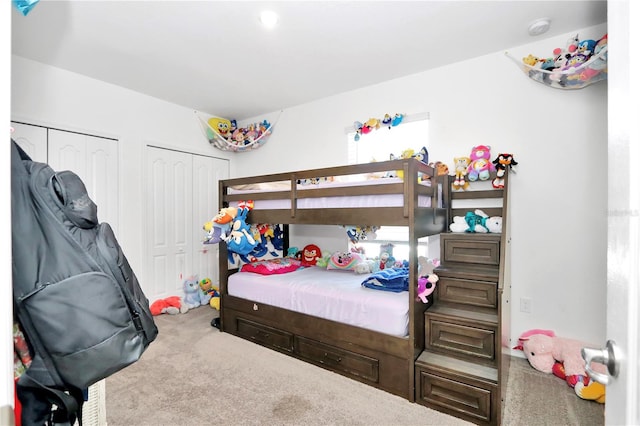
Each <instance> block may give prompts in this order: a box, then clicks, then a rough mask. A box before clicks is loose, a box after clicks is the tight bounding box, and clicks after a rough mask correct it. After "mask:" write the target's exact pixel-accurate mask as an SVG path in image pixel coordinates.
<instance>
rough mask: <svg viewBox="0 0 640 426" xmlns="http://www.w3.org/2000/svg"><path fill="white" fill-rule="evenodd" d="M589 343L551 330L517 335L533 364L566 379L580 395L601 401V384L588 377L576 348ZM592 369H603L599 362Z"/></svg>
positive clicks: (536, 330) (603, 395) (519, 347)
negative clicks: (557, 334) (561, 335)
mask: <svg viewBox="0 0 640 426" xmlns="http://www.w3.org/2000/svg"><path fill="white" fill-rule="evenodd" d="M585 346H590V345H588V344H587V343H584V342H581V341H579V340H574V339H567V338H564V337H558V336H556V335H555V333H554V332H553V331H551V330H538V329H534V330H529V331H526V332H524V333H522V335H521V336H520V338H519V339H518V346H516V347H515V348H514V349H521V350H522V351H523V352H524V355H525V356H526V358H527V360H528V361H529V363H530V364H531V366H532V367H533V368H535V369H536V370H538V371H542V372H543V373H553V374H554V375H556V376H558V377H560V378H562V379H564V380H566V382H567V384H568V385H569V386H571V387H572V388H573V387H575V392H576V394H577V395H578V396H579V397H580V398H582V399H589V400H594V401H597V402H600V403H604V400H605V392H604V386H603V385H601V384H600V383H597V382H593V381H590V379H589V376H588V375H587V373H586V371H585V369H584V367H585V363H584V361H583V359H582V356H581V355H580V350H581V349H582V348H583V347H585ZM591 367H592V369H593V370H594V371H597V372H599V373H605V372H606V368H605V366H604V365H602V364H593V363H592V365H591Z"/></svg>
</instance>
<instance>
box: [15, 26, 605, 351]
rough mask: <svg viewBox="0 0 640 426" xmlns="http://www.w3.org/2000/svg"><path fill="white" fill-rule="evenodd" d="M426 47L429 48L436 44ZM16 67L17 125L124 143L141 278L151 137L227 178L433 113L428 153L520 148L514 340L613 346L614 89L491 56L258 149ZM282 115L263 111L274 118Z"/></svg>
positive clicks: (292, 112) (340, 158)
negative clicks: (387, 117)
mask: <svg viewBox="0 0 640 426" xmlns="http://www.w3.org/2000/svg"><path fill="white" fill-rule="evenodd" d="M605 31H606V26H604V25H602V26H598V27H593V28H589V29H584V30H580V31H579V32H580V35H581V38H587V37H591V38H599V37H600V36H602V35H603V34H604V32H605ZM566 38H567V37H566V36H563V37H559V38H551V39H548V40H540V41H537V42H536V43H534V44H530V45H527V46H520V47H514V48H513V49H512V51H513V53H514V55H515V56H516V57H517V58H520V57H522V56H526V55H527V54H529V53H534V54H538V55H546V54H547V53H549V52H551V50H552V49H553V48H554V47H557V46H564V44H565V39H566ZM462 48H463V47H462ZM417 54H429V51H428V45H427V43H425V51H424V52H417ZM381 60H382V59H381ZM12 61H13V62H12V92H13V93H12V94H13V99H12V111H11V114H12V119H14V120H24V121H29V122H36V123H42V124H55V125H56V126H57V127H62V128H65V129H70V130H84V131H88V132H90V133H94V134H98V135H101V136H110V137H116V138H118V139H120V141H121V144H120V146H121V147H123V150H122V151H121V153H120V164H121V166H120V168H121V170H120V182H122V184H121V187H120V191H121V194H122V196H121V197H122V198H121V200H120V202H121V203H120V205H121V213H120V218H119V221H120V224H121V228H122V229H121V232H120V235H119V236H118V238H119V240H120V242H121V244H122V245H123V247H124V249H125V253H126V254H127V257H129V258H130V261H131V263H132V265H133V267H134V270H136V273H137V274H138V275H140V274H141V273H142V272H138V271H142V267H143V266H144V262H143V259H142V256H143V248H144V241H143V238H144V234H143V227H142V223H144V220H145V214H144V211H143V210H142V209H140V208H139V206H140V205H143V204H144V203H143V202H142V201H141V200H144V197H143V195H144V188H143V185H142V181H143V179H142V177H143V176H145V173H144V170H143V166H142V165H143V164H144V161H142V160H143V153H144V145H145V143H146V142H153V143H156V144H160V145H163V146H170V147H177V148H180V149H184V150H188V151H192V152H200V153H205V154H209V155H211V154H213V155H216V156H218V157H222V158H231V159H233V161H232V162H231V176H234V177H236V176H248V175H254V174H262V173H272V172H280V171H287V170H292V169H296V170H298V169H305V168H315V167H324V166H333V165H343V164H346V153H347V151H346V136H345V134H344V128H345V127H346V126H349V125H350V124H352V123H353V122H354V121H355V120H359V121H363V120H365V119H366V118H368V117H370V116H371V117H381V116H382V115H383V114H384V113H391V114H393V113H395V112H404V113H407V114H412V113H418V112H429V113H430V115H431V124H430V134H429V140H430V148H429V150H430V158H431V159H433V160H437V159H440V160H443V161H445V162H447V163H449V164H451V161H452V158H453V157H454V156H459V155H463V154H464V155H466V154H468V153H469V151H470V149H471V147H472V146H474V145H477V144H480V143H482V144H489V145H491V147H492V151H493V152H494V154H497V153H498V152H512V153H514V155H515V158H516V160H517V161H518V162H519V163H520V164H519V165H518V166H517V174H515V175H512V179H511V181H510V183H511V194H510V197H511V198H510V203H511V216H510V220H511V229H512V264H511V271H512V273H511V284H512V296H513V297H512V301H513V303H512V306H513V309H512V310H513V314H512V324H511V330H512V338H514V339H515V338H517V336H518V335H519V334H520V333H521V332H522V331H525V330H527V329H530V328H551V329H554V330H555V331H556V333H557V334H558V335H561V336H566V337H573V338H576V339H581V340H585V341H588V342H594V343H601V342H602V341H604V340H605V339H604V337H605V318H606V316H605V314H606V312H605V303H604V301H605V300H606V243H607V240H606V206H607V203H606V188H607V182H606V164H607V162H606V158H607V101H606V95H607V85H606V83H598V84H596V85H593V86H591V87H588V88H585V89H582V90H576V91H563V90H558V89H552V88H549V87H546V86H543V85H541V84H539V83H536V82H533V81H531V80H529V79H528V78H527V77H526V76H525V75H524V74H523V73H522V72H521V71H520V70H519V69H518V67H516V66H515V65H514V64H513V63H512V62H511V61H510V60H509V59H507V58H506V57H505V56H504V53H503V52H496V53H494V54H491V55H487V56H483V57H480V58H475V59H470V60H468V61H465V62H461V63H458V64H454V65H451V66H446V67H442V68H439V69H435V70H432V71H428V72H424V73H420V74H416V75H413V76H409V77H405V78H401V79H397V80H393V81H389V82H385V83H383V84H379V85H376V86H370V87H366V88H363V89H360V90H357V91H353V92H349V93H344V94H341V95H337V96H333V97H330V98H326V99H323V100H320V101H317V102H313V103H309V104H306V105H301V106H298V107H295V108H290V109H287V110H285V111H284V112H283V113H282V116H281V117H280V119H279V121H278V123H277V126H276V127H274V132H273V135H272V136H271V138H270V140H269V141H268V142H267V143H266V144H265V145H264V146H263V147H261V148H260V149H258V150H255V151H249V152H244V153H238V154H233V153H227V152H222V151H218V150H215V149H214V148H211V147H210V146H209V145H208V143H207V142H206V140H205V139H204V138H203V137H202V135H201V133H200V130H199V128H198V127H197V123H196V122H195V119H194V117H193V115H194V114H193V111H192V110H190V109H187V108H183V107H179V106H176V105H172V104H169V103H166V102H162V101H159V100H156V99H153V98H150V97H147V96H144V95H140V94H137V93H134V92H131V91H129V90H126V89H122V88H119V87H115V86H112V85H109V84H105V83H101V82H99V81H96V80H92V79H88V78H85V77H83V76H79V75H76V74H73V73H69V72H66V71H63V70H60V69H56V68H52V67H48V66H44V65H42V64H38V63H36V62H33V61H29V60H25V59H23V58H19V57H15V56H14V57H13V58H12ZM309 84H313V81H310V82H309ZM274 114H277V113H272V114H267V116H268V118H269V119H270V121H273V119H274V117H275V115H274ZM263 118H265V117H263V116H261V117H255V119H259V120H262V119H263ZM402 148H404V147H401V146H399V147H390V152H399V151H401V150H402ZM292 157H293V158H294V160H293V161H292ZM292 164H295V166H292ZM143 278H144V276H143V277H142V278H141V281H143ZM521 297H528V298H531V299H532V308H533V309H532V312H531V313H530V314H525V313H521V312H519V310H518V308H519V299H520V298H521ZM512 343H513V342H512Z"/></svg>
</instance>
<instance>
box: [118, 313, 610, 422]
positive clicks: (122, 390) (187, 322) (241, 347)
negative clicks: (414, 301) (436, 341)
mask: <svg viewBox="0 0 640 426" xmlns="http://www.w3.org/2000/svg"><path fill="white" fill-rule="evenodd" d="M216 314H217V312H216V311H214V310H212V309H211V308H210V307H208V306H203V307H200V308H197V309H194V310H191V311H189V312H188V313H186V314H180V315H161V316H159V317H156V323H157V325H158V327H159V329H160V334H159V336H158V338H157V340H156V341H155V342H153V343H152V344H151V346H150V347H149V348H148V349H147V351H146V352H145V353H144V355H143V356H142V358H141V359H140V360H139V361H138V362H136V363H135V364H133V365H131V366H129V367H127V368H125V369H124V370H122V371H120V372H118V373H116V374H114V375H113V376H111V377H109V378H108V379H107V380H106V413H107V422H108V425H109V426H146V425H154V426H160V425H176V426H177V425H181V426H190V425H193V426H196V425H197V426H201V425H264V424H268V425H305V426H313V425H394V426H395V425H443V426H446V425H462V424H468V423H466V422H464V421H462V420H460V419H457V418H455V417H451V416H447V415H445V414H442V413H440V412H437V411H434V410H431V409H428V408H426V407H423V406H421V405H419V404H414V403H411V402H409V401H407V400H405V399H403V398H400V397H397V396H394V395H391V394H389V393H387V392H383V391H380V390H378V389H375V388H373V387H371V386H367V385H364V384H361V383H359V382H356V381H354V380H350V379H348V378H346V377H343V376H340V375H338V374H335V373H332V372H330V371H327V370H324V369H322V368H318V367H315V366H313V365H310V364H307V363H305V362H302V361H299V360H297V359H294V358H291V357H288V356H286V355H283V354H280V353H277V352H275V351H272V350H270V349H267V348H263V347H261V346H259V345H255V344H253V343H250V342H248V341H245V340H243V339H240V338H237V337H235V336H232V335H230V334H227V333H221V332H220V331H218V330H217V329H215V328H213V327H211V325H210V321H211V319H212V318H213V317H214V316H216ZM511 365H512V368H511V370H510V371H511V375H510V380H509V384H508V386H509V387H508V389H509V392H508V398H507V401H506V404H507V405H506V411H505V418H504V422H503V423H504V424H505V425H580V426H583V425H594V426H595V425H603V424H604V406H603V405H601V404H597V403H594V402H589V401H583V400H580V399H579V398H578V397H577V396H576V395H575V394H574V393H573V391H572V389H570V388H569V387H568V386H567V385H566V384H565V383H564V382H563V381H562V380H560V379H557V378H555V377H553V376H550V375H545V374H542V373H540V372H537V371H535V370H534V369H532V368H531V367H530V366H529V364H528V363H527V361H526V360H524V359H519V358H514V360H513V362H512V364H511Z"/></svg>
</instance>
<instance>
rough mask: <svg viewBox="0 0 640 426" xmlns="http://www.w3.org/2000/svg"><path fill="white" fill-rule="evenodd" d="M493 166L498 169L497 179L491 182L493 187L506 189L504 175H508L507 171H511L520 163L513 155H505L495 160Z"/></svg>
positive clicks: (500, 155) (499, 155)
mask: <svg viewBox="0 0 640 426" xmlns="http://www.w3.org/2000/svg"><path fill="white" fill-rule="evenodd" d="M493 165H494V166H495V167H496V177H495V179H493V181H492V182H491V185H492V186H493V187H494V188H496V189H502V188H504V175H505V174H506V173H507V169H509V170H510V171H511V169H512V168H513V166H517V165H518V162H517V161H516V160H515V159H514V158H513V154H508V153H503V154H498V156H497V157H496V158H495V160H493Z"/></svg>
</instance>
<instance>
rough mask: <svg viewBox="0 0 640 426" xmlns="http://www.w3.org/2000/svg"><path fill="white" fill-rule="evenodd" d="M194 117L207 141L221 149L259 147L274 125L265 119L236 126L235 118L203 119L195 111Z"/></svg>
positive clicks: (239, 150) (245, 149)
mask: <svg viewBox="0 0 640 426" xmlns="http://www.w3.org/2000/svg"><path fill="white" fill-rule="evenodd" d="M281 113H282V111H281ZM196 117H197V119H198V123H199V124H200V127H201V129H202V132H203V133H204V135H205V137H206V138H207V140H208V141H209V143H210V144H211V145H213V146H214V147H216V148H218V149H221V150H223V151H234V152H243V151H249V150H252V149H257V148H260V147H261V146H262V145H264V144H265V143H266V142H267V140H268V139H269V136H270V135H271V132H272V129H273V126H274V125H275V123H273V124H272V123H270V122H269V121H267V120H266V119H265V120H263V121H261V122H259V123H250V124H248V125H246V126H245V127H238V125H237V122H236V120H228V119H226V118H221V117H211V118H209V119H205V118H203V117H202V116H201V115H200V114H198V112H197V111H196ZM279 118H280V116H278V119H279ZM276 122H277V119H276Z"/></svg>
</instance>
